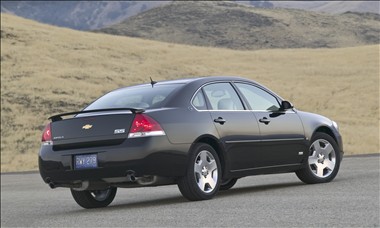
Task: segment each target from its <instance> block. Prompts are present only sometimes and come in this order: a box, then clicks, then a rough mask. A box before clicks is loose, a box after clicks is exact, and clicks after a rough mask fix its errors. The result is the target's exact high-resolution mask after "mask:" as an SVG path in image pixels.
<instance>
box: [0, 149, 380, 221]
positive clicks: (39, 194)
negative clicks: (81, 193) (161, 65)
mask: <svg viewBox="0 0 380 228" xmlns="http://www.w3.org/2000/svg"><path fill="white" fill-rule="evenodd" d="M379 165H380V157H379V156H367V157H347V158H344V160H343V163H342V166H341V170H340V172H339V173H338V176H337V177H336V179H335V180H334V181H333V182H331V183H328V184H318V185H306V184H303V183H302V182H300V181H299V180H298V179H297V177H296V175H295V174H278V175H265V176H254V177H246V178H243V179H240V180H239V181H238V183H237V184H236V186H235V187H234V188H232V189H231V190H229V191H226V192H221V193H220V194H218V196H217V197H215V198H214V199H213V200H208V201H201V202H189V201H186V200H185V199H184V198H183V197H182V196H181V194H180V192H179V190H178V188H177V186H175V185H172V186H164V187H155V188H139V189H137V188H135V189H118V193H117V195H116V198H115V200H114V201H113V203H112V204H111V205H110V206H109V207H107V208H102V209H92V210H85V209H82V208H81V207H79V206H78V205H77V204H76V203H75V202H74V200H73V199H72V197H71V194H70V191H69V190H68V189H64V188H57V189H54V190H51V189H50V188H49V187H48V186H47V185H45V184H44V183H43V182H42V180H41V178H40V176H39V174H36V173H34V174H3V175H1V227H13V226H18V227H20V226H23V227H24V226H27V227H29V226H33V227H37V226H38V227H42V226H44V227H61V226H65V227H73V226H80V227H99V226H101V227H104V226H107V227H115V226H118V227H126V226H133V227H136V226H149V227H158V226H161V227H168V226H170V227H180V226H182V227H205V226H206V227H211V226H212V227H263V226H267V227H268V226H270V227H275V226H281V227H284V226H285V227H296V226H298V227H305V226H307V227H310V226H313V227H315V226H317V227H326V226H327V227H332V226H334V227H336V226H338V227H348V226H354V227H379V226H380V218H379V217H380V211H379V208H380V206H379V194H380V193H379V188H380V187H379V181H380V179H379Z"/></svg>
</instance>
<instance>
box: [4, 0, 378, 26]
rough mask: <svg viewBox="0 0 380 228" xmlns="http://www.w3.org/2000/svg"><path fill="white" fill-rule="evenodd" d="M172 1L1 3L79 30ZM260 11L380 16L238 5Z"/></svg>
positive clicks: (328, 7)
mask: <svg viewBox="0 0 380 228" xmlns="http://www.w3.org/2000/svg"><path fill="white" fill-rule="evenodd" d="M169 2H171V1H1V2H0V3H1V12H2V13H9V14H14V15H18V16H21V17H24V18H29V19H33V20H36V21H39V22H42V23H46V24H51V25H57V26H61V27H68V28H74V29H79V30H90V29H100V28H103V27H105V26H109V25H112V24H116V23H119V22H121V21H123V20H125V19H127V18H129V17H130V16H133V15H137V14H139V13H141V12H144V11H146V10H149V9H152V8H154V7H157V6H160V5H165V4H167V3H169ZM235 2H238V3H241V4H246V5H250V6H253V7H259V8H294V9H303V10H311V11H318V12H327V13H344V12H347V11H351V12H364V13H366V12H372V13H377V14H380V12H379V7H380V6H379V4H380V3H379V2H377V1H235Z"/></svg>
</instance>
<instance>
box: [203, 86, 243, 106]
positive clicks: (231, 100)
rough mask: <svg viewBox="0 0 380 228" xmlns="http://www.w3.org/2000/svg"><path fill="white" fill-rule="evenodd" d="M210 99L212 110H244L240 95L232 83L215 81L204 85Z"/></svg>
mask: <svg viewBox="0 0 380 228" xmlns="http://www.w3.org/2000/svg"><path fill="white" fill-rule="evenodd" d="M203 90H204V91H205V94H206V96H207V98H208V100H209V101H210V104H211V110H244V107H243V104H242V103H241V101H240V99H239V97H238V95H237V94H236V91H235V90H234V88H232V86H231V84H230V83H227V82H226V83H215V84H210V85H207V86H205V87H203Z"/></svg>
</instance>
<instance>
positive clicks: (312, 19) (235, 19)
mask: <svg viewBox="0 0 380 228" xmlns="http://www.w3.org/2000/svg"><path fill="white" fill-rule="evenodd" d="M96 31H97V32H102V33H108V34H114V35H125V36H130V37H140V38H145V39H151V40H158V41H164V42H172V43H180V44H189V45H199V46H211V47H224V48H232V49H241V50H247V49H250V50H254V49H268V48H336V47H349V46H357V45H365V44H377V43H379V40H380V17H378V18H372V17H361V16H360V15H358V14H342V15H329V14H320V13H314V12H307V11H302V10H289V9H264V8H255V7H249V6H246V5H242V4H237V3H232V2H217V1H216V2H184V1H180V2H172V3H169V4H166V5H163V6H160V7H156V8H154V9H151V10H148V11H145V12H143V13H140V14H138V15H136V16H133V17H130V18H129V19H127V20H125V21H123V22H121V23H118V24H115V25H112V26H109V27H106V28H103V29H100V30H96Z"/></svg>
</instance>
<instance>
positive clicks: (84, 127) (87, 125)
mask: <svg viewBox="0 0 380 228" xmlns="http://www.w3.org/2000/svg"><path fill="white" fill-rule="evenodd" d="M90 128H92V125H91V124H86V125H84V126H83V127H82V129H85V130H88V129H90Z"/></svg>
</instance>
